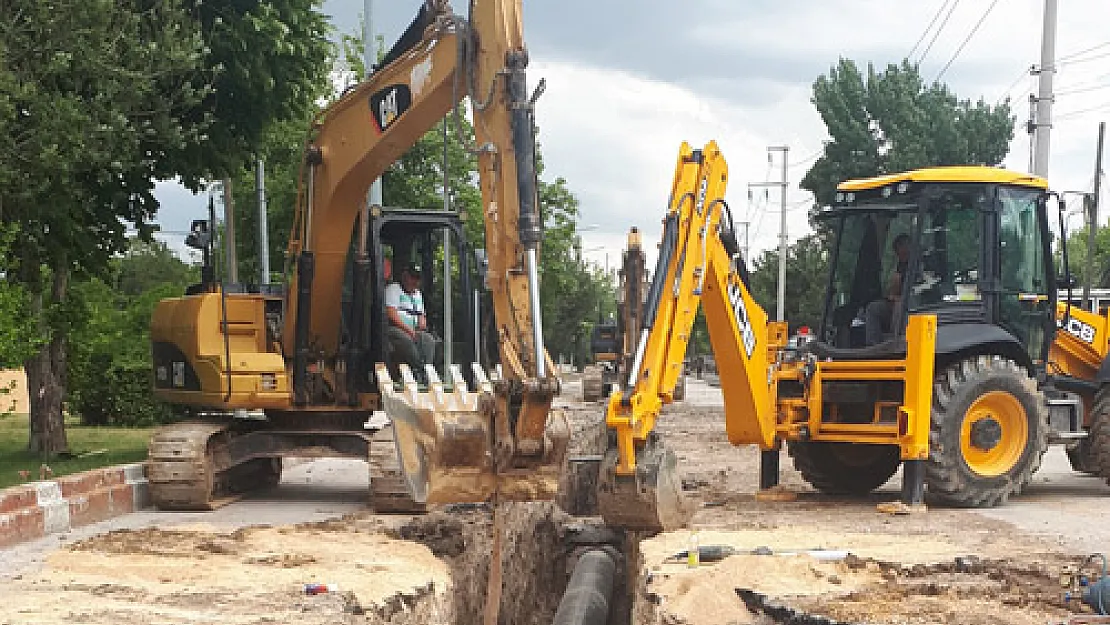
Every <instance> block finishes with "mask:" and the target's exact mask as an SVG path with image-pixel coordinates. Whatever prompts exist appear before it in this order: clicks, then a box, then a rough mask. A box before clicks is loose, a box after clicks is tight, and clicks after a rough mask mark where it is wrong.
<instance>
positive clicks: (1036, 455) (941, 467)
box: [925, 356, 1048, 508]
mask: <svg viewBox="0 0 1110 625" xmlns="http://www.w3.org/2000/svg"><path fill="white" fill-rule="evenodd" d="M930 428H931V429H930V432H929V459H928V460H927V461H926V463H925V485H926V498H927V499H928V500H929V501H931V502H935V503H940V504H943V505H949V506H955V507H962V508H988V507H993V506H998V505H1001V504H1003V503H1005V502H1006V500H1007V499H1009V497H1010V495H1014V494H1017V493H1020V492H1021V489H1022V488H1024V487H1025V485H1026V484H1028V483H1029V480H1030V479H1032V477H1033V473H1035V472H1036V471H1037V469H1038V468H1040V466H1041V456H1043V455H1044V452H1045V449H1047V447H1048V434H1047V433H1048V406H1047V404H1046V402H1045V398H1044V394H1043V393H1041V391H1040V390H1039V389H1038V388H1037V383H1036V382H1035V381H1034V380H1033V379H1032V378H1030V377H1029V374H1028V373H1027V372H1026V370H1025V369H1024V368H1023V367H1021V366H1019V365H1018V364H1017V363H1015V362H1014V361H1012V360H1009V359H1006V358H1003V357H1001V356H975V357H972V358H967V359H965V360H961V361H959V362H956V363H955V364H952V365H949V366H948V367H945V368H944V369H942V370H941V371H939V372H938V373H937V375H936V378H935V380H934V384H933V414H932V421H931V423H930Z"/></svg>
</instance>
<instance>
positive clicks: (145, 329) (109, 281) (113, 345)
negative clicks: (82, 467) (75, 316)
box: [67, 240, 199, 425]
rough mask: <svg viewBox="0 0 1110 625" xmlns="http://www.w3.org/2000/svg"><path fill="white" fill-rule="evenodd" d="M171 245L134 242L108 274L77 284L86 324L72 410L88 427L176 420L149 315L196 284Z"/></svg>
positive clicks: (77, 341) (77, 352)
mask: <svg viewBox="0 0 1110 625" xmlns="http://www.w3.org/2000/svg"><path fill="white" fill-rule="evenodd" d="M197 273H198V272H197V269H196V267H192V266H189V265H186V264H185V263H183V262H181V260H179V259H178V258H177V256H176V255H175V254H174V253H173V251H171V250H170V249H169V248H168V247H166V245H165V244H164V243H160V242H155V243H144V242H142V241H139V240H132V241H131V248H130V249H129V250H128V251H127V252H126V253H125V254H124V255H123V256H121V257H119V258H117V259H114V260H113V261H112V262H111V267H110V269H109V271H108V272H106V274H105V275H102V276H100V277H96V278H92V279H88V280H83V281H80V282H78V283H76V284H75V285H74V288H73V290H72V294H71V297H70V299H71V301H74V302H76V303H77V307H78V308H79V310H80V312H81V315H80V321H77V322H75V323H74V324H73V327H72V328H71V330H70V334H71V344H72V348H71V350H70V358H69V360H68V365H69V389H68V390H69V395H68V398H67V399H68V406H69V410H70V411H71V412H73V413H75V414H77V415H79V416H80V417H81V420H82V422H83V423H85V424H86V425H151V424H154V423H161V422H164V421H166V420H167V419H168V418H169V417H170V416H171V414H172V413H171V409H170V408H169V406H166V405H165V404H162V403H161V402H158V401H156V400H155V399H154V396H153V394H152V392H151V389H152V388H153V387H154V379H153V366H152V363H151V357H150V318H151V315H152V314H153V312H154V307H155V306H156V305H157V303H158V301H159V300H161V299H163V298H166V297H174V296H178V295H180V294H181V293H182V292H183V291H184V289H185V287H186V286H187V285H189V284H191V283H194V282H196V281H197V279H198V278H199V276H198V275H197Z"/></svg>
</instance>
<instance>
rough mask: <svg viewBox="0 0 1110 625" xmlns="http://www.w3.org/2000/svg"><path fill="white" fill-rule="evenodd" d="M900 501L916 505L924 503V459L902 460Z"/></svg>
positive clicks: (908, 504)
mask: <svg viewBox="0 0 1110 625" xmlns="http://www.w3.org/2000/svg"><path fill="white" fill-rule="evenodd" d="M902 503H904V504H906V505H907V506H918V505H921V504H923V503H925V461H924V460H905V461H903V462H902Z"/></svg>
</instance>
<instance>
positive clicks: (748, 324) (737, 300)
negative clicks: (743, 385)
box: [728, 282, 755, 358]
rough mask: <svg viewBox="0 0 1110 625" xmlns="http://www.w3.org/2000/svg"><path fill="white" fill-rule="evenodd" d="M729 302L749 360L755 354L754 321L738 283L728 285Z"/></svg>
mask: <svg viewBox="0 0 1110 625" xmlns="http://www.w3.org/2000/svg"><path fill="white" fill-rule="evenodd" d="M728 301H729V303H730V304H732V314H733V315H735V316H736V328H737V330H739V332H740V343H741V344H742V345H743V346H744V352H745V353H746V354H747V355H748V358H751V357H752V353H753V352H755V330H753V329H752V321H751V319H750V318H749V317H748V309H747V307H746V306H745V305H744V291H743V290H742V289H741V288H740V285H739V284H737V283H736V282H732V283H730V284H729V285H728Z"/></svg>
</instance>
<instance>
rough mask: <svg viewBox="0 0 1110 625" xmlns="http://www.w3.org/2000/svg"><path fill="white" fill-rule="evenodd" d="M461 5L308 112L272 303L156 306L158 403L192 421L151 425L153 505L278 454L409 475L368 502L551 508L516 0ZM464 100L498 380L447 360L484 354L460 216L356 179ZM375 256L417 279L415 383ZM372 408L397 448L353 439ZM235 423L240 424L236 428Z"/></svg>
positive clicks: (213, 488)
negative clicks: (399, 349) (422, 334)
mask: <svg viewBox="0 0 1110 625" xmlns="http://www.w3.org/2000/svg"><path fill="white" fill-rule="evenodd" d="M469 6H470V10H469V12H468V14H467V15H458V14H456V13H454V12H452V10H451V8H450V6H449V5H448V4H447V3H446V2H444V1H443V0H429V1H428V2H425V3H424V5H423V6H422V8H421V9H420V12H419V14H418V15H417V17H416V19H415V20H414V21H413V22H412V24H411V25H410V26H409V28H408V29H407V30H406V32H405V33H404V34H403V35H402V37H401V39H400V40H399V41H398V42H397V44H396V45H395V46H394V47H393V48H392V50H390V52H389V53H388V54H387V55H386V57H385V59H384V61H383V62H382V63H381V65H380V67H379V69H377V70H376V71H375V72H374V74H373V75H372V76H370V77H369V78H368V79H367V80H366V81H365V82H363V83H361V84H359V85H358V86H356V87H355V88H353V89H351V90H350V91H348V92H347V93H346V94H345V95H344V96H343V97H342V98H340V99H339V100H338V101H337V102H336V103H334V104H333V105H331V106H329V107H328V108H327V109H326V110H324V111H323V112H322V113H321V114H320V115H319V116H318V118H317V120H316V121H315V123H314V125H313V128H312V131H311V135H310V138H309V140H308V142H307V145H306V150H305V153H304V161H303V168H302V175H301V177H300V180H299V185H300V192H299V197H298V205H297V210H296V217H295V222H294V224H293V229H292V234H291V237H290V244H289V257H290V258H291V260H292V264H293V266H294V267H295V271H294V272H293V273H292V275H291V276H289V287H288V290H287V291H286V292H285V294H284V296H270V295H266V294H260V293H241V292H234V291H233V289H232V288H230V287H229V286H228V285H222V284H218V283H216V282H215V281H214V280H209V281H207V282H206V283H205V284H202V285H199V287H198V288H196V289H193V293H192V294H189V295H186V296H185V297H181V298H176V299H171V300H166V301H163V302H161V303H160V304H159V306H158V307H157V309H156V311H155V313H154V318H153V332H152V333H153V341H154V345H153V351H154V367H155V377H156V394H157V396H158V397H159V398H161V399H163V400H165V401H167V402H170V403H172V404H177V405H180V406H186V407H189V408H190V409H192V410H193V411H194V412H196V413H197V414H198V415H200V416H201V417H202V418H201V419H197V420H193V421H190V422H187V423H180V424H175V425H171V426H168V427H166V428H163V429H161V430H160V431H158V432H157V433H156V434H155V436H154V439H153V440H152V442H151V444H150V459H149V465H148V466H149V470H148V477H149V480H150V485H151V490H152V496H153V499H154V502H155V503H156V504H157V505H158V506H159V507H162V508H172V509H208V508H211V507H214V506H216V505H218V504H219V503H220V501H222V500H223V498H224V497H225V496H228V495H234V494H236V493H239V492H242V491H244V490H246V489H250V488H252V487H257V486H264V485H267V484H271V483H273V482H274V481H276V479H277V478H278V471H279V467H280V462H278V459H279V458H280V457H282V456H348V457H356V458H371V459H377V460H382V459H383V458H384V459H385V460H382V461H383V462H394V463H396V462H399V463H400V467H399V468H400V469H401V472H402V474H403V476H404V480H403V483H402V480H398V479H394V480H393V482H392V485H390V482H389V481H388V480H381V479H378V480H372V483H373V484H375V485H377V486H372V489H373V488H379V489H380V488H381V486H380V485H381V484H383V483H384V484H386V488H391V487H392V488H394V490H393V491H392V492H384V493H381V492H379V493H378V494H379V495H381V497H380V498H379V499H387V498H395V499H405V498H407V497H409V495H411V499H412V500H413V502H414V503H416V504H423V503H435V502H455V501H467V502H469V501H481V500H485V499H488V498H489V497H490V496H491V495H492V494H494V493H497V494H498V495H499V496H500V497H501V498H502V499H508V500H513V499H517V500H521V499H523V500H531V499H548V498H552V497H553V496H554V494H555V491H556V489H557V483H558V474H559V471H560V469H561V466H562V462H563V458H564V455H565V449H566V443H567V439H568V437H569V429H568V427H567V423H566V421H565V419H564V417H563V415H562V413H561V412H560V411H557V410H552V409H551V402H552V397H553V396H554V395H555V394H556V393H557V392H558V390H559V382H558V379H557V378H556V371H555V368H554V366H553V365H552V363H551V360H550V358H549V357H548V355H547V354H546V352H545V350H544V345H543V336H542V333H541V319H540V308H539V299H538V298H539V285H538V271H537V263H538V262H539V243H540V240H541V239H542V235H543V233H542V227H543V222H542V219H541V216H540V214H539V212H538V208H537V197H536V169H535V138H534V131H535V126H534V120H533V105H534V103H535V100H536V98H537V97H538V95H539V92H538V91H537V92H536V93H529V92H528V90H527V88H528V87H527V81H526V74H525V71H526V67H527V65H528V54H527V51H526V50H525V47H524V40H523V30H522V25H521V2H520V0H471V1H470V3H469ZM463 97H469V98H470V109H471V111H472V121H473V126H474V133H475V138H476V145H475V146H474V147H473V149H474V150H475V152H476V153H477V154H478V162H479V177H480V186H481V192H482V208H483V210H482V215H483V217H484V220H485V227H486V248H487V253H488V263H489V265H488V273H487V274H486V276H485V282H486V283H487V285H488V288H489V289H490V291H491V299H492V302H493V305H492V307H493V315H494V317H495V320H496V330H495V331H496V334H497V342H498V345H499V351H500V364H501V369H502V371H503V375H501V376H500V377H499V378H497V379H493V380H490V379H489V378H488V377H487V375H486V373H485V372H484V371H483V370H482V369H481V368H480V367H478V366H477V365H474V366H472V367H471V366H468V367H465V368H460V367H458V366H456V365H455V364H454V362H455V360H456V359H453V358H452V354H454V355H457V356H460V357H461V358H462V359H463V360H464V362H465V361H469V362H475V361H476V359H477V352H478V349H477V337H476V336H474V335H473V334H472V330H471V328H473V327H475V324H474V319H475V315H476V314H477V312H476V310H475V309H474V307H473V306H470V305H469V302H470V301H472V299H471V295H472V294H471V293H470V292H469V291H468V288H467V282H466V280H467V277H468V276H469V274H470V270H469V266H468V255H467V254H466V253H465V247H464V246H463V245H462V241H463V236H462V229H461V227H460V222H459V218H458V216H457V215H455V214H451V213H434V212H421V211H410V210H400V209H395V210H387V209H383V208H382V207H379V206H369V205H368V203H367V201H366V195H367V187H368V185H369V182H370V181H371V180H373V179H374V178H376V177H378V176H380V175H381V174H382V172H383V171H384V170H385V169H386V168H387V167H389V166H390V164H391V163H393V162H394V161H395V160H396V159H398V158H399V157H400V156H401V155H402V154H403V153H404V152H405V150H407V149H408V148H409V146H411V145H412V144H413V143H414V142H415V141H416V140H417V139H418V138H419V137H421V136H422V135H423V134H424V133H425V132H426V131H427V130H428V129H430V128H431V127H432V126H433V125H434V124H435V123H437V122H438V121H439V120H441V119H444V117H445V116H447V115H448V114H449V113H450V112H451V111H452V110H456V111H457V108H456V107H457V106H458V105H459V103H460V101H461V100H462V98H463ZM441 250H442V251H441ZM389 260H392V261H393V262H394V263H395V264H396V270H397V271H400V264H401V263H405V264H408V265H416V266H417V267H418V268H420V269H422V270H423V271H421V272H420V273H421V274H422V279H423V280H424V287H425V288H424V291H425V295H426V297H428V299H429V300H430V303H435V305H436V306H437V308H438V310H435V311H433V310H431V307H430V306H429V315H428V316H429V319H430V320H431V321H432V324H431V325H432V326H434V327H432V329H433V330H435V331H436V332H438V333H439V334H440V337H441V339H442V341H443V342H442V344H441V346H440V350H442V352H443V353H444V355H443V356H440V357H437V363H436V364H438V365H439V366H438V369H437V368H433V367H431V366H429V367H428V370H427V371H426V377H427V384H426V385H424V384H420V385H418V384H417V382H416V380H415V377H414V376H413V375H412V374H413V372H411V371H410V370H409V368H408V365H407V364H404V363H400V362H398V360H399V359H398V357H397V355H396V354H394V353H391V351H390V350H389V347H388V345H389V342H388V340H387V336H386V331H387V321H386V311H385V305H384V302H383V290H384V288H385V283H386V281H387V279H388V272H389V266H388V261H389ZM433 274H434V275H436V276H443V278H442V282H439V281H438V280H440V279H439V278H436V279H435V281H433V279H432V278H431V276H432V275H433ZM449 282H455V285H456V287H457V286H458V285H461V286H462V288H452V284H448V283H449ZM439 287H444V288H443V289H442V290H441V289H440V288H439ZM440 292H442V293H443V295H442V297H441V298H440V299H439V301H438V302H435V301H434V300H435V298H436V297H437V295H436V294H437V293H440ZM449 311H453V312H449ZM416 373H417V374H420V373H424V372H416ZM416 377H423V376H419V375H418V376H416ZM441 377H442V378H445V380H444V381H443V382H441V381H440V379H441ZM375 411H384V412H385V414H386V415H387V416H388V417H389V419H390V420H391V422H392V434H393V436H392V438H395V441H394V440H382V437H380V436H379V437H378V438H377V439H374V437H373V435H372V433H371V432H370V431H368V430H367V429H365V428H364V423H366V422H367V421H368V420H369V418H370V417H371V416H372V414H373V413H374V412H375ZM260 415H261V416H260ZM243 416H249V417H254V418H235V417H243ZM387 431H388V430H387ZM394 444H395V446H394ZM394 450H395V453H394ZM397 468H398V467H396V466H394V467H393V469H397ZM379 477H380V476H379ZM393 477H394V478H396V477H397V475H396V474H395V475H394V476H393ZM398 487H399V488H398Z"/></svg>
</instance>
